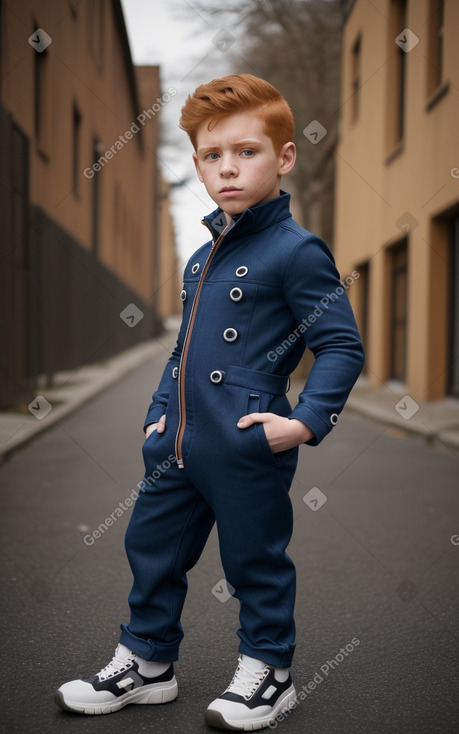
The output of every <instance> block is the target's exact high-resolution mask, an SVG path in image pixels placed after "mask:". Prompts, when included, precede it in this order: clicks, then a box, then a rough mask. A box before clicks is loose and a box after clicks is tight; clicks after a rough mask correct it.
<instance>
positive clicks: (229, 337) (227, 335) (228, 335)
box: [223, 328, 238, 342]
mask: <svg viewBox="0 0 459 734" xmlns="http://www.w3.org/2000/svg"><path fill="white" fill-rule="evenodd" d="M237 337H238V333H237V331H236V329H232V328H230V329H225V331H224V332H223V339H224V340H225V341H226V342H234V341H236V339H237Z"/></svg>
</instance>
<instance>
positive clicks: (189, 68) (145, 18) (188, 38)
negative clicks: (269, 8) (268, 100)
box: [121, 0, 240, 260]
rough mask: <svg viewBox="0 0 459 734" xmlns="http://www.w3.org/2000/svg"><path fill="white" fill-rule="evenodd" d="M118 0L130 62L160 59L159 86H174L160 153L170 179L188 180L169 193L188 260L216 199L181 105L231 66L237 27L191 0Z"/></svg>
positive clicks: (181, 253)
mask: <svg viewBox="0 0 459 734" xmlns="http://www.w3.org/2000/svg"><path fill="white" fill-rule="evenodd" d="M201 2H202V0H201ZM207 2H208V5H212V4H213V0H210V2H209V0H207ZM228 3H229V0H227V4H228ZM121 4H122V7H123V12H124V17H125V22H126V27H127V31H128V36H129V42H130V46H131V54H132V58H133V61H134V63H135V64H158V65H159V66H160V74H161V88H162V91H163V92H165V91H166V90H167V89H168V88H169V87H170V86H172V87H174V88H175V89H176V90H177V93H176V95H175V96H174V97H172V99H171V101H170V102H168V103H167V104H165V105H164V107H163V108H162V110H161V117H162V128H163V131H164V135H163V139H164V143H163V145H162V147H161V149H160V151H159V157H160V160H161V165H162V170H163V173H164V176H165V178H166V179H167V180H168V181H171V182H176V181H180V180H183V179H186V181H187V182H186V185H185V186H181V187H180V188H177V189H174V190H173V197H172V198H173V206H172V213H173V217H174V225H175V230H176V235H177V249H178V253H179V257H180V259H181V260H186V259H188V257H189V256H190V255H191V254H192V253H193V252H194V251H195V250H196V249H197V248H198V247H200V246H201V245H202V244H203V243H204V242H205V241H206V240H207V239H208V232H207V229H205V228H204V227H203V225H202V224H201V223H200V222H201V219H202V217H203V216H204V214H207V213H208V212H210V211H212V210H213V209H215V204H214V203H213V202H212V200H211V199H210V198H209V197H208V196H207V193H206V191H205V189H204V186H203V185H202V184H201V183H200V182H199V181H198V180H197V178H196V173H195V170H194V166H193V163H192V159H191V153H192V148H191V144H190V143H189V141H188V138H187V136H186V134H185V133H184V132H183V131H181V130H180V129H179V127H178V120H179V117H180V108H181V106H182V104H183V103H184V101H185V99H186V97H187V95H188V94H189V93H190V92H192V91H193V90H194V89H195V88H196V86H197V85H198V84H202V83H203V82H206V81H209V79H212V78H215V77H217V76H222V75H224V74H228V73H230V72H231V71H232V69H231V66H230V59H229V54H228V50H229V48H231V53H232V54H234V53H236V54H237V49H238V46H239V45H240V44H239V40H238V39H239V36H240V30H238V28H237V27H231V28H229V27H226V28H223V27H221V25H220V27H219V25H218V23H217V22H216V21H215V19H214V18H212V17H211V16H210V15H209V14H208V13H202V12H199V13H198V12H196V10H195V9H193V1H192V0H190V2H188V1H187V0H121ZM239 28H240V26H239ZM153 101H154V100H153Z"/></svg>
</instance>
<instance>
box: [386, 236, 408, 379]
mask: <svg viewBox="0 0 459 734" xmlns="http://www.w3.org/2000/svg"><path fill="white" fill-rule="evenodd" d="M389 256H390V363H389V374H390V377H391V378H392V379H394V380H401V381H402V382H404V381H405V377H406V337H407V285H408V268H407V265H408V252H407V242H406V240H404V241H403V242H401V243H399V244H397V245H394V247H391V248H390V250H389Z"/></svg>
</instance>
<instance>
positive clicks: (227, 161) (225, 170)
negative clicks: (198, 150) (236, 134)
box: [220, 153, 237, 178]
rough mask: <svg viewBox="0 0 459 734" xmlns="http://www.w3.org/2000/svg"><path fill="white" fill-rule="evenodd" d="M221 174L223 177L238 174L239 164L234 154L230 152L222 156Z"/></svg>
mask: <svg viewBox="0 0 459 734" xmlns="http://www.w3.org/2000/svg"><path fill="white" fill-rule="evenodd" d="M220 176H221V177H222V178H227V177H230V176H237V166H236V163H235V160H234V158H233V156H232V155H231V154H230V153H226V154H224V155H223V156H222V158H221V163H220Z"/></svg>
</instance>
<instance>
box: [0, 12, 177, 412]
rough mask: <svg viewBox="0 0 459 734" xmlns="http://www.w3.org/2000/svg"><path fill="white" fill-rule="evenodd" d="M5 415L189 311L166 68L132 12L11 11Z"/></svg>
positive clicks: (1, 58) (1, 130) (1, 134)
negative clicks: (166, 118) (166, 146)
mask: <svg viewBox="0 0 459 734" xmlns="http://www.w3.org/2000/svg"><path fill="white" fill-rule="evenodd" d="M0 29H1V39H0V41H1V52H0V72H1V73H0V79H1V82H0V83H1V86H0V126H1V127H0V154H1V159H2V169H1V173H0V176H1V184H2V189H1V190H2V194H1V198H0V256H1V259H2V263H3V266H2V270H1V274H0V306H1V314H2V316H1V324H0V327H1V328H0V332H1V334H2V336H1V337H0V355H1V357H0V360H1V371H0V374H1V375H2V377H0V405H8V404H9V403H11V402H14V401H17V399H18V398H19V397H22V399H27V397H28V396H29V395H30V393H31V391H33V389H34V383H35V379H36V378H37V376H38V375H41V374H47V375H51V374H52V373H53V372H55V371H56V370H60V369H69V368H73V367H76V366H78V365H80V364H82V363H85V362H91V361H97V360H100V359H103V358H105V357H107V356H109V355H111V354H114V353H116V352H117V351H119V350H120V349H123V348H126V347H128V346H129V345H131V344H133V343H135V342H138V341H140V340H142V339H146V338H150V337H151V336H153V335H155V334H157V333H159V331H160V330H161V318H164V317H166V316H168V315H170V314H171V313H173V312H175V311H176V310H177V304H178V298H177V293H178V292H179V282H178V280H179V279H178V278H177V277H176V270H177V266H176V262H175V251H174V234H173V228H172V224H171V220H170V215H169V210H168V198H167V194H168V190H167V187H166V185H165V184H164V182H163V181H161V177H160V173H159V169H158V165H157V158H156V151H157V146H158V121H159V115H160V113H161V109H162V108H163V107H164V105H166V104H174V97H175V89H173V88H170V89H160V79H159V69H158V67H156V66H151V67H140V68H136V67H134V66H133V64H132V59H131V54H130V49H129V43H128V39H127V34H126V28H125V24H124V19H123V14H122V10H121V4H120V1H119V0H87V2H75V0H65V1H64V0H62V2H57V1H56V0H35V2H34V3H16V2H14V0H5V2H2V3H1V5H0Z"/></svg>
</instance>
